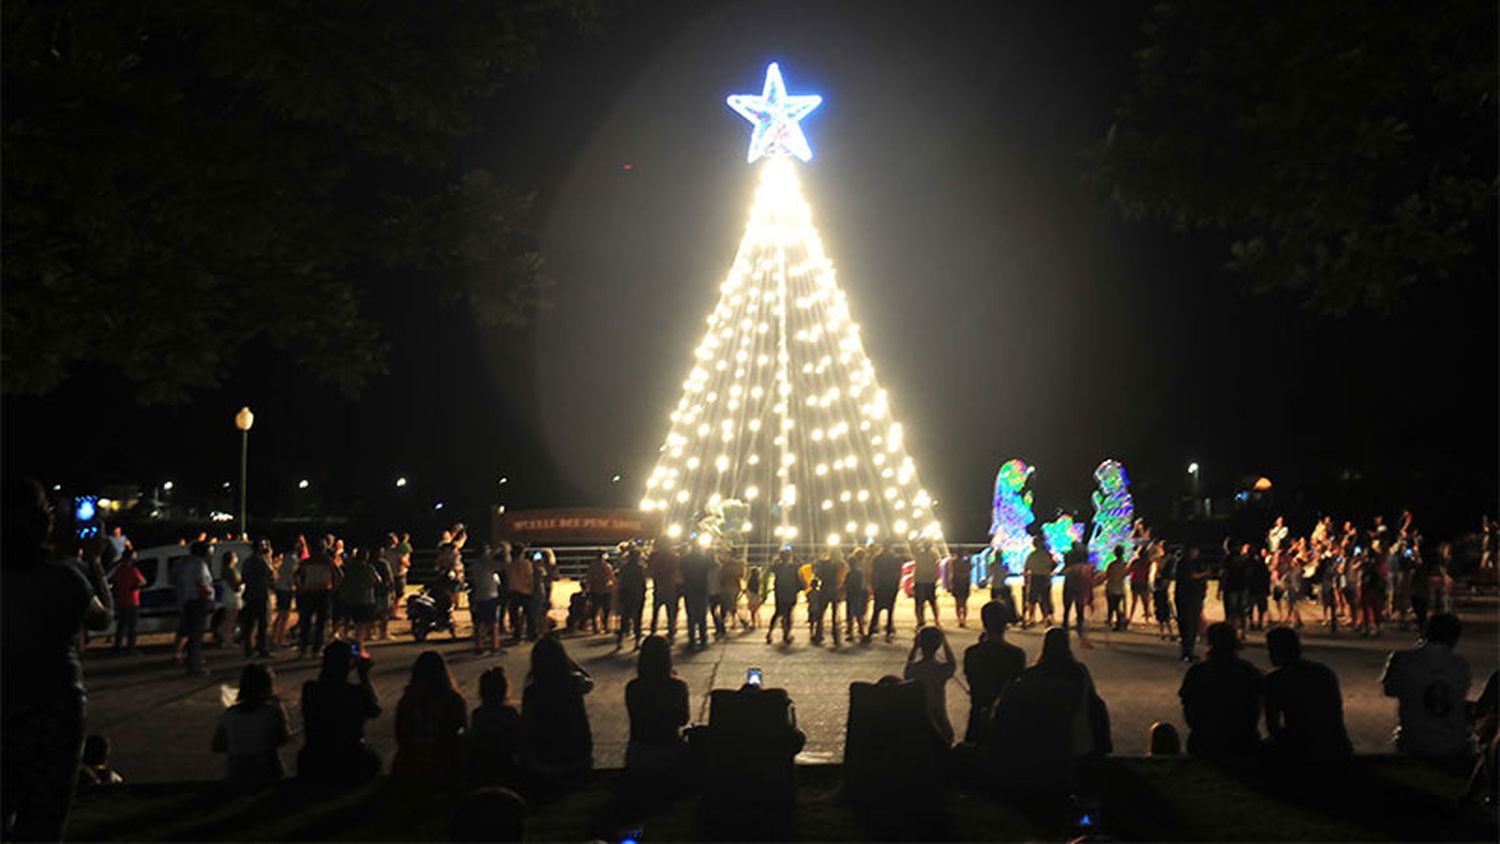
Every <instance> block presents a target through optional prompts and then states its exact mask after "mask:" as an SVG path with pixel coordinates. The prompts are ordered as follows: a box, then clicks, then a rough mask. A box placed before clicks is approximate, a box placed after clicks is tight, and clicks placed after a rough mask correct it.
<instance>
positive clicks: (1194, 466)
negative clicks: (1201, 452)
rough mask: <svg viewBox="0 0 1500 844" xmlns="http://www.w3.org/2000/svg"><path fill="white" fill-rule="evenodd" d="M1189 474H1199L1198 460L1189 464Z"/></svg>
mask: <svg viewBox="0 0 1500 844" xmlns="http://www.w3.org/2000/svg"><path fill="white" fill-rule="evenodd" d="M1188 474H1189V475H1196V474H1198V462H1197V461H1196V460H1195V461H1193V462H1192V463H1189V464H1188Z"/></svg>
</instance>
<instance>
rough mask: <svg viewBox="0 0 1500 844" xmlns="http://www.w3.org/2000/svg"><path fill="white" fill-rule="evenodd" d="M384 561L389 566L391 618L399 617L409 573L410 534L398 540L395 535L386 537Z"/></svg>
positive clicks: (404, 598)
mask: <svg viewBox="0 0 1500 844" xmlns="http://www.w3.org/2000/svg"><path fill="white" fill-rule="evenodd" d="M383 551H384V553H385V555H386V560H387V562H389V563H390V564H391V574H392V575H393V577H392V579H391V617H392V618H400V617H401V606H402V602H404V601H405V600H406V578H407V573H408V572H409V571H411V534H409V533H403V534H401V536H400V537H399V538H398V537H397V536H396V534H394V533H391V534H387V535H386V547H385V548H384V549H383Z"/></svg>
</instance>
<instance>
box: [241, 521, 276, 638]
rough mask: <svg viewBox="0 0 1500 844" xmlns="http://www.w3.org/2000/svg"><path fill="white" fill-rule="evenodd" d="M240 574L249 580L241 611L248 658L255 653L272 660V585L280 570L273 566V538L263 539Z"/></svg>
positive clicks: (245, 580) (244, 579)
mask: <svg viewBox="0 0 1500 844" xmlns="http://www.w3.org/2000/svg"><path fill="white" fill-rule="evenodd" d="M240 577H241V579H242V580H243V581H244V583H245V592H244V600H245V606H244V608H243V609H242V610H241V611H240V619H241V623H242V624H243V625H244V631H245V632H244V634H243V635H242V637H241V638H242V639H243V642H244V645H245V658H246V659H248V658H250V656H251V655H252V653H253V654H254V655H257V656H259V657H260V658H261V659H269V658H270V656H271V651H270V649H269V648H268V647H267V646H266V627H267V626H268V625H269V624H270V620H271V588H272V586H274V585H275V582H276V570H275V569H274V568H272V566H271V543H270V541H269V540H265V539H262V540H261V541H260V542H259V543H258V544H256V546H255V553H254V554H252V555H251V557H250V559H248V560H246V561H245V569H244V571H242V572H240Z"/></svg>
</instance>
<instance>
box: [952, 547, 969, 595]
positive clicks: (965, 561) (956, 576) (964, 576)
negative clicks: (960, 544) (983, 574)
mask: <svg viewBox="0 0 1500 844" xmlns="http://www.w3.org/2000/svg"><path fill="white" fill-rule="evenodd" d="M973 577H974V561H973V560H972V559H970V558H969V555H968V554H954V555H953V556H952V557H949V558H948V589H949V591H952V592H959V593H963V592H967V591H969V586H970V580H972V579H973Z"/></svg>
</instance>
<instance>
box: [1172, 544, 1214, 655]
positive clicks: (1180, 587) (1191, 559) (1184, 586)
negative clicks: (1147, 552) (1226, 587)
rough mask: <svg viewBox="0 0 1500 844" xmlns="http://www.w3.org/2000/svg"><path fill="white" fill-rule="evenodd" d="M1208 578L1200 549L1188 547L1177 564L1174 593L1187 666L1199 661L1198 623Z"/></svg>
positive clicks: (1178, 627)
mask: <svg viewBox="0 0 1500 844" xmlns="http://www.w3.org/2000/svg"><path fill="white" fill-rule="evenodd" d="M1207 577H1208V571H1207V570H1206V569H1205V568H1204V567H1203V560H1202V559H1201V558H1200V557H1199V556H1198V546H1196V545H1190V546H1188V549H1187V553H1185V554H1184V555H1183V556H1182V558H1181V559H1179V560H1178V561H1177V570H1176V572H1175V583H1174V592H1173V599H1174V601H1175V603H1176V605H1177V606H1176V609H1177V635H1178V638H1179V639H1180V641H1181V645H1182V661H1183V662H1193V661H1195V660H1196V659H1197V658H1198V655H1197V654H1196V653H1194V648H1195V647H1196V646H1197V644H1198V622H1199V620H1200V619H1201V618H1202V617H1203V593H1204V591H1205V579H1206V578H1207Z"/></svg>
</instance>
